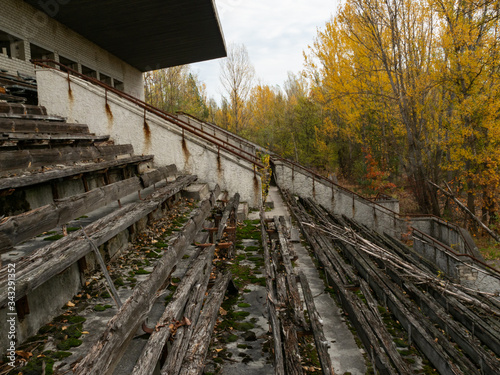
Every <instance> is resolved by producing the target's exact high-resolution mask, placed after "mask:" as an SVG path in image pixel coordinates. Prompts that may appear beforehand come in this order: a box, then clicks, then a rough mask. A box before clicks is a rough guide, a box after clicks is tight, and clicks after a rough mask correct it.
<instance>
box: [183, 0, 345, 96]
mask: <svg viewBox="0 0 500 375" xmlns="http://www.w3.org/2000/svg"><path fill="white" fill-rule="evenodd" d="M216 5H217V9H218V12H219V17H220V20H221V24H222V30H223V32H224V36H225V39H226V44H227V45H229V44H230V43H232V42H234V43H238V44H244V45H245V46H246V47H247V50H248V54H249V57H250V60H251V62H252V64H253V65H254V67H255V71H256V75H257V78H259V79H260V80H261V81H262V82H263V83H264V84H268V85H280V86H282V85H283V82H284V81H285V80H286V78H287V73H288V72H289V71H292V72H294V73H298V72H299V71H300V70H302V68H303V63H304V58H303V51H304V50H306V49H307V46H308V45H309V44H311V43H312V42H313V40H314V37H315V36H316V30H317V28H322V27H323V26H324V24H325V22H326V21H328V20H329V19H330V18H331V16H332V14H334V12H335V11H336V8H337V6H338V0H295V1H289V0H288V1H284V0H274V1H271V0H251V1H249V0H246V1H243V0H217V1H216ZM192 68H193V70H194V72H196V73H198V75H199V78H200V80H202V81H203V82H205V83H206V85H207V92H208V95H209V97H213V98H214V99H215V100H217V101H219V100H220V95H221V94H222V89H221V88H220V82H219V62H218V60H215V61H207V62H201V63H197V64H193V65H192Z"/></svg>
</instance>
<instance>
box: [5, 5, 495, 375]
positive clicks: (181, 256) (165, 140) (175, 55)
mask: <svg viewBox="0 0 500 375" xmlns="http://www.w3.org/2000/svg"><path fill="white" fill-rule="evenodd" d="M0 7H1V8H0V11H1V18H0V48H1V50H0V256H1V262H0V265H1V269H0V353H1V356H0V360H1V363H0V374H19V373H23V374H52V373H54V374H63V373H66V374H67V373H76V374H117V375H120V374H145V375H146V374H148V375H149V374H203V373H205V374H209V373H212V374H215V373H221V374H237V373H246V374H347V373H349V374H365V373H381V374H412V373H440V374H496V373H500V370H499V369H500V360H499V357H500V319H499V317H500V299H499V292H500V273H499V272H498V271H497V270H495V269H493V268H491V267H489V266H488V265H487V264H485V262H484V260H483V259H482V257H481V255H480V253H479V252H478V250H477V248H476V246H475V244H474V241H473V240H472V238H471V236H470V235H469V233H468V232H467V231H466V230H464V229H463V228H460V227H458V226H456V225H454V224H452V223H449V222H446V221H444V220H442V219H440V218H437V217H433V216H415V217H411V216H403V215H400V214H399V203H398V201H397V200H394V199H391V198H390V197H380V199H377V200H370V199H366V198H365V197H362V196H360V195H358V194H355V193H353V192H351V191H349V190H348V189H345V188H343V187H342V186H339V185H337V184H335V183H334V182H332V181H330V180H329V179H326V178H324V177H322V176H320V175H317V174H316V173H314V172H313V171H311V170H309V169H307V168H306V167H304V166H302V165H299V164H296V163H294V162H292V161H289V160H285V159H282V158H280V157H279V155H272V154H271V159H270V160H271V162H270V164H271V165H270V166H266V165H263V163H262V161H261V160H262V158H261V156H262V155H264V154H270V153H269V151H268V150H266V149H264V148H262V147H260V146H258V145H256V144H253V143H251V142H248V141H247V140H245V139H243V138H241V137H238V136H236V135H234V134H231V133H230V132H228V131H226V130H224V129H221V128H219V127H218V126H216V125H214V124H211V123H208V122H205V121H201V120H199V119H197V118H195V117H192V116H190V115H188V114H184V113H177V114H170V113H166V112H163V111H161V110H158V109H157V108H154V107H152V106H150V105H148V104H147V103H145V102H144V101H143V99H144V91H143V81H142V73H143V72H145V71H149V70H152V69H157V68H164V67H169V66H175V65H179V64H186V63H190V62H195V61H202V60H208V59H213V58H219V57H223V56H225V44H224V37H223V33H222V30H221V26H220V24H219V20H218V16H217V11H216V7H215V4H214V2H213V0H186V1H183V2H175V1H165V0H148V1H143V2H137V1H132V0H120V1H118V0H107V1H88V0H71V1H67V0H64V1H63V0H41V1H36V0H3V1H2V3H1V5H0ZM269 174H271V175H272V178H273V181H272V187H271V189H270V193H269V195H268V196H267V200H263V197H262V181H261V178H262V177H263V176H266V175H269Z"/></svg>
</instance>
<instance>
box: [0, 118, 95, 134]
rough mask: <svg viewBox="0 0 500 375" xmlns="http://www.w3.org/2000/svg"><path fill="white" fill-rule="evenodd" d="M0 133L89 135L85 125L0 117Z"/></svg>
mask: <svg viewBox="0 0 500 375" xmlns="http://www.w3.org/2000/svg"><path fill="white" fill-rule="evenodd" d="M0 133H48V134H54V133H55V134H57V133H63V134H89V127H88V126H87V125H85V124H70V123H66V122H51V121H37V120H26V119H10V118H1V117H0Z"/></svg>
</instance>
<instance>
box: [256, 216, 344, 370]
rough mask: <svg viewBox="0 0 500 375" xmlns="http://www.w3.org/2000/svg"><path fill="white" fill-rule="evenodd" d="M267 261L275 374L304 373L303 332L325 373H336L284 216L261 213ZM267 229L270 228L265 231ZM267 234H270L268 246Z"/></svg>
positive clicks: (268, 300) (267, 284)
mask: <svg viewBox="0 0 500 375" xmlns="http://www.w3.org/2000/svg"><path fill="white" fill-rule="evenodd" d="M261 222H262V228H263V229H262V232H263V246H264V261H265V269H266V287H267V293H268V298H267V304H268V311H269V323H270V326H271V330H272V334H273V341H274V360H275V363H274V368H275V374H279V375H281V374H303V373H304V368H303V358H302V357H301V352H300V349H299V346H300V338H299V335H298V334H299V333H300V334H302V335H304V334H306V335H307V334H309V332H311V331H312V334H313V336H314V341H315V344H316V349H317V352H318V357H319V359H320V363H321V370H322V372H323V374H325V375H326V374H328V375H332V374H334V371H333V366H332V363H331V359H330V355H329V354H328V345H327V342H326V339H325V335H324V333H323V327H322V325H321V323H320V318H319V314H318V312H317V310H316V307H315V305H314V299H313V297H312V294H311V291H310V288H309V284H308V283H307V279H306V278H305V276H304V274H300V276H299V274H297V272H296V270H295V268H294V266H293V263H292V259H295V254H294V251H293V246H292V245H291V243H290V239H289V234H288V230H287V227H286V223H285V220H284V218H283V217H274V219H273V220H265V219H264V213H263V212H261ZM266 226H267V229H266V230H264V228H265V227H266ZM264 233H267V234H269V237H270V241H269V244H268V243H267V240H266V236H264ZM297 281H299V282H300V285H301V287H302V292H303V294H304V297H305V301H306V307H307V311H308V315H309V320H310V321H311V324H309V323H308V322H307V321H306V319H305V316H304V306H303V304H302V300H301V297H300V291H299V286H298V282H297Z"/></svg>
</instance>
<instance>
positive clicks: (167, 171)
mask: <svg viewBox="0 0 500 375" xmlns="http://www.w3.org/2000/svg"><path fill="white" fill-rule="evenodd" d="M176 174H177V167H176V165H175V164H171V165H167V166H165V167H160V168H158V169H155V170H153V171H150V172H147V173H144V174H142V175H141V176H140V179H141V181H142V186H144V187H145V188H147V187H149V186H152V185H154V184H156V183H158V182H159V181H161V180H167V179H168V178H169V177H175V175H176Z"/></svg>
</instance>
